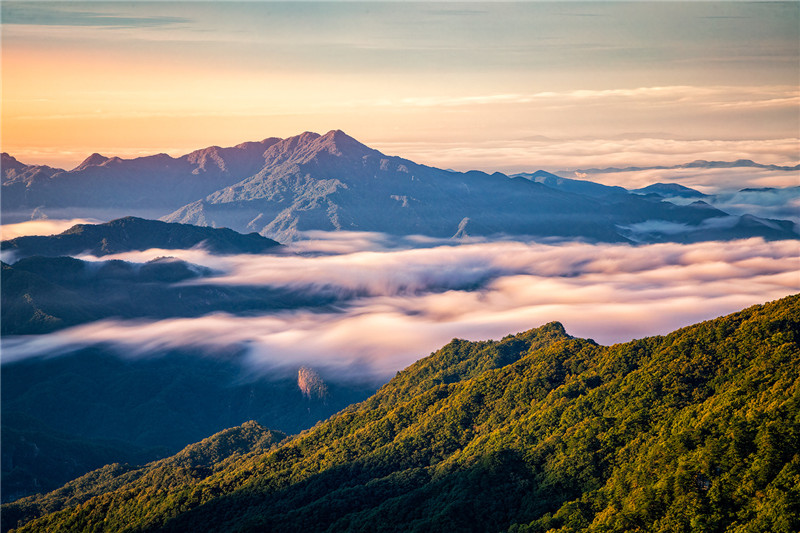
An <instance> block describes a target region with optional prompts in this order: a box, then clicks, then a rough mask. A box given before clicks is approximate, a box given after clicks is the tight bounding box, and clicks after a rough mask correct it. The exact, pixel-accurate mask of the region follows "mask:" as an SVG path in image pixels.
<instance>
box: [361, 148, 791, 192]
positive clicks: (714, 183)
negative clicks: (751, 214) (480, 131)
mask: <svg viewBox="0 0 800 533" xmlns="http://www.w3.org/2000/svg"><path fill="white" fill-rule="evenodd" d="M798 143H800V139H797V138H775V139H756V138H754V139H685V138H681V137H679V136H675V137H671V138H670V137H649V136H644V137H636V136H630V137H627V138H603V137H602V136H595V137H592V138H569V139H567V138H562V139H558V138H548V139H535V138H534V139H520V140H502V139H500V140H491V141H482V142H470V141H464V142H442V141H438V140H436V139H430V140H426V141H425V142H402V141H397V142H372V143H370V144H371V145H372V146H373V147H375V148H377V149H379V150H381V151H382V152H384V153H386V154H390V155H393V154H400V155H402V157H405V158H407V159H411V160H412V161H416V162H418V163H424V164H427V165H432V166H436V167H439V168H451V169H455V170H460V171H465V170H473V169H477V170H483V171H488V172H493V171H499V172H504V173H509V174H513V173H518V172H532V171H535V170H539V169H545V170H549V171H551V172H557V171H564V172H566V173H567V174H565V175H573V174H574V171H575V169H579V171H582V172H584V173H587V172H588V171H587V170H585V169H591V168H608V167H617V168H626V167H631V166H640V167H649V166H656V165H663V166H669V165H680V164H684V163H688V162H691V161H694V160H697V159H705V160H708V161H735V160H737V159H743V158H744V159H752V160H753V161H757V162H760V163H770V164H779V165H795V164H797V163H800V161H798V159H797V146H798ZM798 176H800V172H786V171H770V170H766V169H757V168H738V169H737V168H731V169H676V170H659V171H656V170H654V171H639V172H619V173H602V174H600V173H596V174H595V173H591V172H588V173H587V177H586V178H581V179H589V180H591V181H597V182H600V183H604V184H607V185H621V186H623V187H629V188H637V187H644V186H646V185H649V184H651V183H654V182H655V181H671V180H672V179H680V180H686V181H688V183H684V184H685V185H689V186H691V185H690V184H691V183H695V184H701V185H707V186H710V187H718V186H724V187H729V188H733V187H736V188H743V187H766V186H775V187H786V186H791V185H796V184H797V182H798Z"/></svg>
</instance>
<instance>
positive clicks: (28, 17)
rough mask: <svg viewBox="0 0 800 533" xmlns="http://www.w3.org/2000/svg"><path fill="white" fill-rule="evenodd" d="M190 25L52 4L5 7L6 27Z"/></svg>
mask: <svg viewBox="0 0 800 533" xmlns="http://www.w3.org/2000/svg"><path fill="white" fill-rule="evenodd" d="M186 22H189V19H186V18H182V17H169V16H148V17H134V16H129V15H123V14H120V13H101V12H97V11H75V10H71V9H63V8H56V7H54V6H53V5H52V4H46V5H43V6H37V5H35V4H29V3H28V4H25V3H21V2H8V3H6V4H5V5H4V6H3V24H4V25H5V24H15V25H25V26H77V27H101V28H151V27H157V26H169V25H173V24H180V23H186Z"/></svg>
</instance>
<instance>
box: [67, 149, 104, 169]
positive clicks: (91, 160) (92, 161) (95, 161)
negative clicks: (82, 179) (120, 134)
mask: <svg viewBox="0 0 800 533" xmlns="http://www.w3.org/2000/svg"><path fill="white" fill-rule="evenodd" d="M109 160H110V158H108V157H106V156H104V155H100V154H98V153H97V152H95V153H93V154H92V155H90V156H89V157H87V158H86V159H84V160H83V163H81V164H80V165H78V166H77V167H75V168H74V169H73V170H83V169H85V168H88V167H97V166H100V165H102V164H103V163H105V162H107V161H109Z"/></svg>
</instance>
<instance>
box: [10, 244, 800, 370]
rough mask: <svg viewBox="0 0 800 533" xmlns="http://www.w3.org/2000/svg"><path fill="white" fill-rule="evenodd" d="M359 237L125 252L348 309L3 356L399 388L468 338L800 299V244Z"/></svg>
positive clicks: (36, 339) (56, 342) (631, 332)
mask: <svg viewBox="0 0 800 533" xmlns="http://www.w3.org/2000/svg"><path fill="white" fill-rule="evenodd" d="M317 237H320V236H319V235H318V236H317ZM359 239H360V242H361V243H362V245H363V246H369V247H372V248H373V249H360V250H358V251H355V252H353V251H346V252H344V253H339V254H336V255H331V249H330V246H329V244H330V242H337V238H334V239H322V238H321V239H319V241H320V242H321V243H322V244H323V246H322V250H320V251H322V252H324V254H323V255H314V254H312V253H310V252H311V250H310V248H309V245H308V243H305V244H302V245H296V246H297V249H295V250H292V248H291V247H290V250H289V252H290V253H288V254H286V255H277V256H227V257H225V256H220V257H214V256H211V255H208V254H206V253H205V252H203V251H202V250H173V251H162V250H159V251H149V252H137V253H136V254H125V255H124V257H125V258H127V259H130V258H132V257H134V255H135V257H136V258H138V259H139V260H143V259H145V258H147V257H148V254H150V256H149V258H150V259H152V257H154V256H155V255H162V254H164V253H165V252H166V253H168V254H169V255H173V256H177V257H180V258H182V259H185V260H188V261H191V262H195V263H198V264H203V265H205V266H212V267H214V268H217V269H218V270H220V271H222V272H224V273H223V274H222V275H221V276H218V277H216V278H211V279H205V280H203V281H202V282H203V283H211V284H223V283H225V284H241V285H253V286H270V287H284V288H286V287H288V288H292V289H294V290H298V291H306V292H308V293H309V294H314V292H315V291H318V292H322V291H334V292H335V291H339V292H340V293H341V294H342V295H345V296H343V297H342V299H341V300H340V302H339V304H338V305H337V306H336V307H335V308H324V309H304V310H294V311H291V312H275V313H271V314H264V315H259V316H235V315H231V314H223V313H214V314H210V315H206V316H203V317H200V318H193V319H190V318H181V319H167V320H155V321H144V320H136V321H123V320H105V321H101V322H96V323H91V324H86V325H83V326H78V327H74V328H70V329H66V330H62V331H59V332H56V333H52V334H49V335H42V336H32V337H7V338H5V339H3V346H2V347H3V360H4V361H5V362H10V361H14V360H19V359H22V358H25V357H31V356H45V355H54V354H58V353H63V352H65V351H69V350H74V349H76V348H79V347H82V346H86V345H92V344H103V345H107V346H112V347H115V348H116V349H117V350H118V351H119V352H120V353H121V354H124V355H126V356H128V357H144V356H152V355H154V354H159V353H163V352H164V351H165V350H169V349H172V348H180V347H190V348H192V349H194V350H198V351H200V352H204V351H206V350H208V349H213V350H217V351H219V352H222V353H225V352H230V351H231V350H235V351H237V352H240V351H242V350H244V351H246V353H247V356H246V360H247V361H248V363H249V365H250V368H251V371H252V372H253V373H254V374H258V373H259V372H266V371H267V370H269V369H275V368H283V367H295V368H296V367H298V366H301V365H310V366H313V367H316V368H325V369H326V370H328V371H331V372H336V371H339V372H340V373H341V374H342V375H349V376H354V377H363V376H364V375H368V376H378V377H381V378H383V379H385V378H386V377H388V376H390V375H391V374H393V373H394V372H395V371H397V370H400V369H401V368H403V367H405V366H407V365H408V364H410V363H412V362H413V361H415V360H417V359H419V358H420V357H424V356H426V355H427V354H428V353H430V352H431V351H433V350H436V349H437V348H439V347H441V346H442V345H444V344H446V343H447V342H448V341H449V340H450V339H452V338H454V337H459V338H466V339H469V340H479V339H487V338H501V337H503V336H505V335H507V334H509V333H516V332H519V331H523V330H527V329H530V328H533V327H537V326H540V325H542V324H544V323H547V322H550V321H553V320H558V321H561V322H562V323H564V325H565V327H566V328H567V331H568V332H570V333H571V334H573V335H576V336H580V337H590V338H594V339H595V340H597V341H599V342H602V343H606V344H607V343H615V342H623V341H627V340H630V339H632V338H639V337H644V336H649V335H656V334H663V333H667V332H669V331H672V330H674V329H676V328H678V327H681V326H685V325H689V324H692V323H694V322H697V321H700V320H704V319H709V318H713V317H716V316H720V315H723V314H727V313H730V312H733V311H736V310H738V309H741V308H743V307H746V306H749V305H753V304H757V303H763V302H765V301H768V300H774V299H777V298H780V297H783V296H786V295H789V294H792V293H795V292H798V290H800V256H798V243H797V241H779V242H765V241H763V240H760V239H749V240H744V241H736V242H711V243H708V242H706V243H701V244H691V245H681V244H675V243H666V244H655V245H646V246H630V245H592V244H580V243H569V244H557V245H556V244H537V243H523V242H483V243H472V244H465V245H460V246H441V245H438V246H431V247H428V248H422V249H419V248H414V249H407V248H405V249H404V248H397V249H387V248H386V243H387V242H392V241H391V238H389V237H385V236H381V235H379V234H362V235H360V236H359ZM292 252H302V254H303V255H300V253H292ZM118 257H119V256H118ZM106 259H107V258H106Z"/></svg>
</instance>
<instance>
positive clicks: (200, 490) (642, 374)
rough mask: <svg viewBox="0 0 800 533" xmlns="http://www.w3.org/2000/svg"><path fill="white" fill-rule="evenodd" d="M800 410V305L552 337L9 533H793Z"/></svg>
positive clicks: (170, 466)
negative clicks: (602, 341) (277, 441)
mask: <svg viewBox="0 0 800 533" xmlns="http://www.w3.org/2000/svg"><path fill="white" fill-rule="evenodd" d="M798 390H800V295H795V296H791V297H788V298H784V299H782V300H779V301H776V302H772V303H768V304H765V305H762V306H754V307H751V308H748V309H745V310H743V311H741V312H738V313H735V314H732V315H729V316H726V317H722V318H718V319H715V320H711V321H708V322H703V323H701V324H697V325H694V326H690V327H687V328H683V329H680V330H677V331H675V332H673V333H671V334H669V335H666V336H663V337H651V338H645V339H640V340H635V341H632V342H628V343H624V344H617V345H614V346H610V347H604V346H599V345H597V344H596V343H595V342H593V341H591V340H587V339H578V338H573V337H570V336H569V335H567V334H566V333H565V331H564V328H563V327H562V326H561V325H560V324H558V323H551V324H548V325H545V326H542V327H540V328H537V329H534V330H530V331H527V332H524V333H520V334H518V335H509V336H507V337H505V338H503V339H502V340H500V341H483V342H468V341H464V340H453V341H452V342H451V343H450V344H448V345H447V346H445V347H443V348H442V349H440V350H439V351H437V352H435V353H433V354H431V355H430V356H429V357H427V358H425V359H422V360H420V361H419V362H417V363H415V364H414V365H412V366H410V367H409V368H407V369H406V370H404V371H402V372H400V373H398V375H397V376H396V377H395V378H393V379H392V380H391V381H390V382H389V383H388V384H386V385H385V386H383V387H382V388H381V389H380V390H379V391H378V392H377V393H376V394H375V395H374V396H372V397H371V398H369V399H368V400H366V401H364V402H363V403H361V404H356V405H353V406H351V407H349V408H347V409H345V410H344V411H342V412H340V413H339V414H337V415H336V416H334V417H333V418H331V419H329V420H328V421H326V422H324V423H322V424H319V425H317V426H315V427H314V428H312V429H310V430H308V431H306V432H303V433H302V434H300V435H298V436H296V437H294V438H292V439H291V440H288V441H286V442H284V443H283V444H281V445H279V446H278V447H276V448H275V449H271V450H268V451H265V450H262V449H257V450H255V451H254V452H253V453H250V454H241V455H235V456H231V457H229V458H228V459H223V460H221V461H218V462H215V463H214V466H213V467H211V470H210V471H209V470H201V471H197V472H196V471H193V470H191V469H190V468H187V467H185V466H184V465H182V464H175V462H177V461H178V459H177V458H176V459H174V460H173V461H175V462H170V461H169V460H168V461H164V462H161V463H152V464H151V465H149V466H148V467H147V468H149V469H150V470H148V471H147V475H136V474H134V475H130V474H128V472H126V469H127V468H129V467H126V468H120V467H118V466H117V467H106V468H105V469H101V470H98V471H95V472H93V473H91V474H89V475H88V476H86V477H84V478H83V479H82V480H79V481H78V482H76V484H74V485H68V486H66V487H64V488H63V489H61V491H60V492H53V493H51V494H48V495H43V496H39V497H32V498H29V499H27V500H25V501H22V502H19V503H17V504H11V505H6V506H4V508H3V520H4V527H10V526H13V525H14V524H13V522H11V520H13V519H14V517H24V518H22V520H23V521H24V520H27V517H34V516H37V515H43V516H40V517H39V518H37V519H35V520H32V521H30V522H27V523H25V524H24V525H22V526H21V527H20V528H19V531H21V532H22V531H48V532H59V531H92V530H96V529H100V528H103V529H105V530H123V529H124V530H130V531H134V530H135V531H148V532H156V531H198V530H203V531H209V530H214V531H379V530H380V531H433V532H436V531H509V532H519V531H541V532H544V531H570V532H573V531H574V532H577V531H590V532H591V531H631V530H638V531H696V530H703V531H776V532H790V531H797V530H798V528H800V504H799V503H798V502H800V488H799V487H800V454H798V450H800V441H799V440H798V439H799V438H800V417H798V413H800V405H799V404H798V402H799V401H800V394H798ZM234 431H237V430H234ZM71 494H75V495H76V496H75V499H74V500H71V501H70V500H69V495H71ZM45 513H47V514H45Z"/></svg>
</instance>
